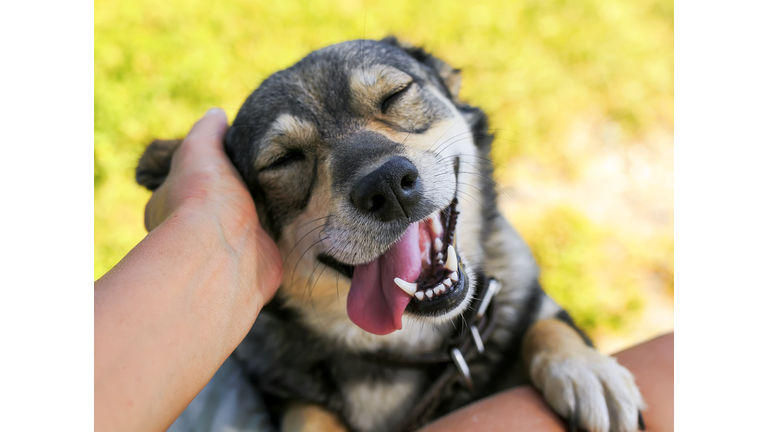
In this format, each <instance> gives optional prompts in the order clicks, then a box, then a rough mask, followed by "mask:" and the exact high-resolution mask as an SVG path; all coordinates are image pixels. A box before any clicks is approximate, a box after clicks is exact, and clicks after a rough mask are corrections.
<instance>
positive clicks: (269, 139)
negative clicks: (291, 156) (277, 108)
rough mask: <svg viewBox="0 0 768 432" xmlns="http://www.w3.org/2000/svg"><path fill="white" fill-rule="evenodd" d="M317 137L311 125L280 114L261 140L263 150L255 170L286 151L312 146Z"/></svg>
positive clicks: (315, 130)
mask: <svg viewBox="0 0 768 432" xmlns="http://www.w3.org/2000/svg"><path fill="white" fill-rule="evenodd" d="M318 136H319V134H318V132H317V129H316V128H315V126H314V125H313V124H312V123H309V122H307V121H304V120H302V119H300V118H297V117H294V116H292V115H290V114H281V115H280V116H279V117H278V118H277V119H276V120H275V121H274V123H273V124H272V127H271V128H270V130H269V132H267V133H266V134H265V135H264V138H263V139H262V142H263V143H264V144H263V146H264V150H263V151H262V152H261V153H260V154H259V158H258V159H257V160H256V168H257V169H259V168H263V167H264V166H265V165H267V164H268V163H269V162H270V161H272V160H274V159H275V158H276V157H278V156H280V155H281V154H283V153H284V152H285V150H286V149H290V148H295V147H299V148H302V147H307V146H309V145H312V144H313V143H315V142H317V139H318Z"/></svg>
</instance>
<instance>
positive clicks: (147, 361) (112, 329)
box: [94, 110, 282, 430]
mask: <svg viewBox="0 0 768 432" xmlns="http://www.w3.org/2000/svg"><path fill="white" fill-rule="evenodd" d="M226 128H227V122H226V116H225V115H224V113H223V112H222V111H221V110H218V111H213V112H209V114H207V115H206V116H205V117H203V118H202V119H201V120H200V121H198V123H197V124H195V126H194V127H193V128H192V130H191V131H190V133H189V135H188V136H187V138H186V139H185V140H184V142H183V143H182V144H181V145H180V146H179V148H178V149H177V150H176V152H175V153H174V156H173V161H172V164H171V170H170V174H169V176H168V178H167V179H166V181H165V182H164V183H163V184H162V186H160V187H159V188H158V189H157V190H155V192H154V194H153V196H152V198H151V199H150V202H149V204H148V205H147V210H146V213H145V223H146V225H147V228H148V229H149V230H150V232H149V234H148V235H147V236H146V237H145V238H144V239H143V240H142V241H141V242H140V243H139V244H138V245H137V246H136V247H135V248H134V249H133V250H131V252H129V253H128V255H126V256H125V258H123V259H122V260H121V261H120V262H119V263H118V264H117V265H116V266H115V267H114V268H113V269H112V270H110V271H109V272H108V273H107V274H106V275H104V276H103V277H102V278H101V279H99V280H98V281H96V282H95V284H94V328H95V330H94V410H95V416H94V421H95V428H96V430H165V429H166V428H167V427H168V426H169V425H170V424H171V423H172V422H173V420H174V419H175V418H176V417H177V416H178V414H179V413H180V412H181V411H182V410H183V409H184V408H185V407H186V405H187V404H188V403H189V402H190V401H191V400H192V399H193V398H194V397H195V395H196V394H197V393H198V392H199V391H200V389H202V388H203V387H204V386H205V384H206V383H207V382H208V380H209V379H210V378H211V377H212V376H213V374H214V373H215V372H216V370H217V369H218V367H219V366H220V365H221V364H222V363H223V362H224V360H225V359H226V358H227V356H229V354H230V353H231V352H232V351H233V350H234V349H235V347H236V346H237V345H238V344H239V343H240V341H242V339H243V338H244V337H245V335H246V334H247V332H248V330H249V329H250V327H251V325H252V324H253V322H254V320H255V319H256V315H257V314H258V312H259V310H260V309H261V307H262V306H263V305H264V304H265V303H266V302H267V301H269V299H270V298H271V297H272V295H273V294H274V291H275V290H276V289H277V286H278V284H279V281H280V280H281V278H282V266H281V260H280V254H279V252H278V250H277V247H276V246H275V244H274V243H273V242H272V240H271V239H270V238H269V236H268V235H267V234H266V233H265V232H264V231H263V230H262V228H261V226H260V225H259V221H258V217H257V215H256V210H255V206H254V203H253V200H252V198H251V196H250V194H249V193H248V189H247V188H246V186H245V184H244V183H243V181H242V179H241V178H240V176H239V174H238V173H237V171H236V170H235V168H234V167H233V166H232V164H231V163H230V162H229V160H228V159H227V157H226V154H225V153H224V149H223V144H222V137H223V134H224V132H225V131H226Z"/></svg>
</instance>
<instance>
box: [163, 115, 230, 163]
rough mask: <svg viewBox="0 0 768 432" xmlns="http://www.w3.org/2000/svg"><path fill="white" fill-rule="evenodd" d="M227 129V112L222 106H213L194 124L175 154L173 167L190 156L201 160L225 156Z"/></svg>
mask: <svg viewBox="0 0 768 432" xmlns="http://www.w3.org/2000/svg"><path fill="white" fill-rule="evenodd" d="M226 131H227V114H226V113H225V112H224V110H222V109H221V108H211V109H209V110H208V112H206V113H205V115H204V116H203V117H201V118H200V120H198V121H197V123H195V125H194V126H192V129H190V130H189V133H188V134H187V137H186V138H184V142H183V143H182V144H181V146H180V147H179V150H178V151H177V152H176V153H175V154H174V158H173V159H174V160H173V162H172V164H171V169H172V170H173V168H174V167H175V166H176V165H178V164H180V163H183V162H188V159H189V158H192V159H199V160H205V161H207V160H210V158H215V159H219V158H222V157H225V153H224V134H225V133H226Z"/></svg>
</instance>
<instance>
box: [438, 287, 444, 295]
mask: <svg viewBox="0 0 768 432" xmlns="http://www.w3.org/2000/svg"><path fill="white" fill-rule="evenodd" d="M438 289H439V290H440V294H445V291H446V289H445V287H444V286H441V287H440V288H438Z"/></svg>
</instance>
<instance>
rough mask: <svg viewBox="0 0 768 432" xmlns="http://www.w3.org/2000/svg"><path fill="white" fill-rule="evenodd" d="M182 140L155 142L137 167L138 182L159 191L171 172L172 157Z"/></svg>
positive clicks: (145, 152)
mask: <svg viewBox="0 0 768 432" xmlns="http://www.w3.org/2000/svg"><path fill="white" fill-rule="evenodd" d="M179 144H181V140H154V141H152V142H151V143H150V144H149V145H148V146H147V149H146V150H144V154H143V155H141V159H139V165H138V166H137V167H136V182H137V183H139V184H140V185H142V186H144V187H145V188H147V189H149V190H151V191H153V190H155V189H157V188H158V187H159V186H160V185H161V184H163V181H165V178H166V177H167V176H168V172H169V171H170V170H171V157H172V156H173V152H174V151H176V148H177V147H179Z"/></svg>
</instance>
